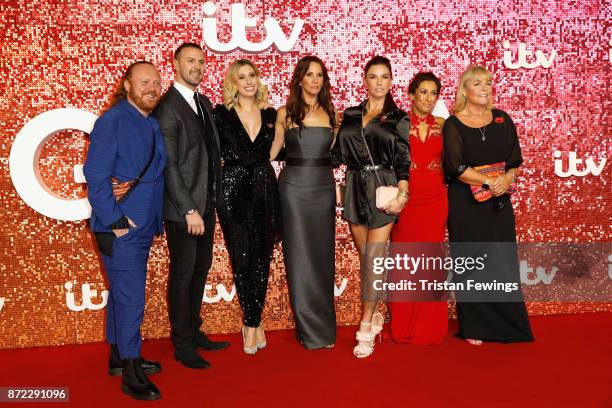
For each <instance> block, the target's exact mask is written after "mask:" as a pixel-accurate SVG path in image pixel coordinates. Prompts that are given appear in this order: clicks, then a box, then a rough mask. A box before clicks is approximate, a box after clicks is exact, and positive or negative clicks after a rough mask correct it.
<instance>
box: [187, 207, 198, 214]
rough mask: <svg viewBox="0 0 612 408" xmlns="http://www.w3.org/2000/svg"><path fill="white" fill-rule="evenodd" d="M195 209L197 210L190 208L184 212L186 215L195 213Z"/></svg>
mask: <svg viewBox="0 0 612 408" xmlns="http://www.w3.org/2000/svg"><path fill="white" fill-rule="evenodd" d="M196 211H197V210H196V209H195V208H192V209H191V210H189V211H187V212H186V213H185V214H186V215H192V214H195V213H196Z"/></svg>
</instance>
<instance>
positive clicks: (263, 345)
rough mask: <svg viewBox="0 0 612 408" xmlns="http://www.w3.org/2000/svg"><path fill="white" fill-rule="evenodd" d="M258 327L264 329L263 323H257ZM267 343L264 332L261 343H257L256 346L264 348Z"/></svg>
mask: <svg viewBox="0 0 612 408" xmlns="http://www.w3.org/2000/svg"><path fill="white" fill-rule="evenodd" d="M259 327H261V331H262V332H263V331H264V327H263V323H259ZM267 345H268V341H267V340H266V333H264V339H263V341H262V342H261V343H257V344H256V346H257V348H258V349H260V350H261V349H263V348H266V346H267Z"/></svg>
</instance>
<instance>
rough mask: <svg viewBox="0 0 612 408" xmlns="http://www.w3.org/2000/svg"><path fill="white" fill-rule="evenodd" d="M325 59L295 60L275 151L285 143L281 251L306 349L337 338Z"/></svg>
mask: <svg viewBox="0 0 612 408" xmlns="http://www.w3.org/2000/svg"><path fill="white" fill-rule="evenodd" d="M330 88H331V85H330V82H329V76H328V74H327V70H326V68H325V65H324V64H323V61H321V60H320V59H319V58H317V57H314V56H307V57H304V58H302V59H300V61H298V63H297V66H296V67H295V70H294V71H293V77H292V78H291V83H290V85H289V98H288V99H287V105H286V106H284V107H282V108H279V110H278V116H277V118H276V139H275V141H274V144H273V148H272V152H271V159H274V158H275V157H276V154H277V153H278V151H279V150H280V148H281V147H282V146H283V143H284V145H285V148H286V154H287V158H286V159H285V162H286V166H285V168H284V169H283V171H282V173H281V174H280V177H279V185H280V196H281V208H282V214H283V253H284V258H285V266H286V270H287V282H288V285H289V297H290V299H291V306H292V309H293V313H294V315H295V323H296V336H297V338H298V341H299V342H300V343H302V345H303V346H304V347H305V348H307V349H317V348H323V347H326V348H329V347H332V346H333V345H334V343H335V342H336V311H335V308H334V281H335V272H336V268H335V232H336V226H335V221H336V216H335V198H336V194H335V188H334V185H335V183H334V175H333V171H332V164H331V158H330V149H331V145H332V143H333V139H334V128H335V127H336V123H337V119H336V112H335V110H334V106H333V104H332V99H331V94H330Z"/></svg>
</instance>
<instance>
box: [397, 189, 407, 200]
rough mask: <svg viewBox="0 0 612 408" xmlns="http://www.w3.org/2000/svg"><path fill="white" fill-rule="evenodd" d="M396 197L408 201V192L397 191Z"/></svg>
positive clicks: (403, 190)
mask: <svg viewBox="0 0 612 408" xmlns="http://www.w3.org/2000/svg"><path fill="white" fill-rule="evenodd" d="M397 196H398V197H404V198H405V199H408V190H406V189H400V190H397Z"/></svg>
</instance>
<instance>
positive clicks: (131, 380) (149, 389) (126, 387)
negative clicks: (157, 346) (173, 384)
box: [121, 358, 161, 401]
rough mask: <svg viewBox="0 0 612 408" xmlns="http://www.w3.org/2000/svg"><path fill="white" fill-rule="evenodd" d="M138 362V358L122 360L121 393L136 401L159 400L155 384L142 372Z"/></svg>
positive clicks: (159, 396)
mask: <svg viewBox="0 0 612 408" xmlns="http://www.w3.org/2000/svg"><path fill="white" fill-rule="evenodd" d="M139 360H140V359H138V358H128V359H125V360H123V361H124V364H123V377H122V379H121V391H123V392H124V393H125V394H127V395H129V396H130V397H132V398H134V399H137V400H145V401H152V400H156V399H159V398H161V394H160V392H159V390H158V389H157V387H156V386H155V384H153V383H152V382H151V381H150V380H149V378H148V377H147V375H146V374H145V373H143V372H142V367H141V366H140V361H139Z"/></svg>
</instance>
